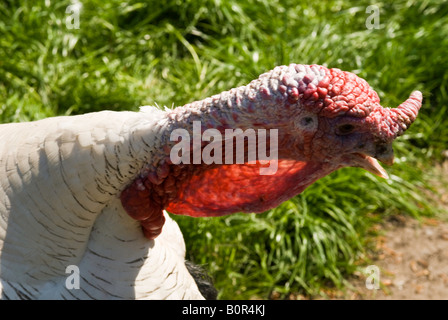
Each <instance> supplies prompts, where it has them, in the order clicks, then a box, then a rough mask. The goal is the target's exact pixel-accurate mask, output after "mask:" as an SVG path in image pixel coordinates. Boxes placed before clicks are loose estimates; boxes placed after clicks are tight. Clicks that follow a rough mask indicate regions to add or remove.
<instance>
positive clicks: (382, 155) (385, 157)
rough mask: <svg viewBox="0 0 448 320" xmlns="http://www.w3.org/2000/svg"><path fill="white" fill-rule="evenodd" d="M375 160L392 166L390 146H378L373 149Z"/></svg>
mask: <svg viewBox="0 0 448 320" xmlns="http://www.w3.org/2000/svg"><path fill="white" fill-rule="evenodd" d="M375 149H376V150H375V156H374V157H375V158H376V159H378V160H380V161H381V162H382V163H384V164H386V165H388V166H391V165H393V164H394V149H392V144H391V143H389V144H378V145H376V148H375Z"/></svg>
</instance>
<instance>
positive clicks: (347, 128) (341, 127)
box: [338, 123, 355, 134]
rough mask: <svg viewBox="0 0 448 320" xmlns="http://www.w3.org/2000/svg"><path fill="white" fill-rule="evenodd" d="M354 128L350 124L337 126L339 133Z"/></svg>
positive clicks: (348, 131)
mask: <svg viewBox="0 0 448 320" xmlns="http://www.w3.org/2000/svg"><path fill="white" fill-rule="evenodd" d="M354 129H355V126H354V125H352V124H348V123H347V124H343V125H342V126H339V127H338V133H339V134H348V133H350V132H352V131H353V130H354Z"/></svg>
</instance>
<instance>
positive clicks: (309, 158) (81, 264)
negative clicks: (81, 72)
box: [0, 64, 422, 299]
mask: <svg viewBox="0 0 448 320" xmlns="http://www.w3.org/2000/svg"><path fill="white" fill-rule="evenodd" d="M379 102H380V101H379V97H378V95H377V93H376V92H375V91H374V90H373V89H371V88H370V86H369V85H368V84H367V82H366V81H365V80H363V79H361V78H359V77H358V76H356V75H354V74H352V73H349V72H344V71H341V70H339V69H327V68H326V67H323V66H319V65H300V64H291V65H288V66H279V67H276V68H274V69H273V70H271V71H269V72H267V73H264V74H262V75H261V76H260V77H259V78H258V79H256V80H253V81H252V82H250V83H249V84H248V85H246V86H241V87H238V88H235V89H231V90H230V91H226V92H223V93H221V94H219V95H215V96H212V97H209V98H206V99H204V100H202V101H196V102H193V103H190V104H187V105H185V106H181V107H178V108H175V109H172V110H171V109H165V110H163V111H162V110H159V109H157V108H154V107H142V108H141V110H140V111H139V112H130V111H123V112H112V111H101V112H96V113H88V114H84V115H77V116H64V117H54V118H48V119H43V120H39V121H34V122H27V123H10V124H2V125H0V139H1V141H2V144H1V145H0V280H1V281H0V292H1V294H2V298H4V299H203V298H204V295H203V294H202V293H201V290H199V288H200V287H201V285H198V283H199V282H197V281H195V278H194V276H193V275H192V274H194V272H193V271H194V268H192V267H191V266H190V267H188V263H187V264H186V262H185V243H184V240H183V237H182V233H181V231H180V229H179V227H178V225H177V224H176V222H175V221H173V220H172V219H171V218H170V216H169V215H168V214H167V212H166V211H168V212H170V213H172V214H180V215H189V216H192V217H207V216H220V215H226V214H232V213H238V212H246V213H260V212H264V211H266V210H268V209H271V208H273V207H276V206H277V205H279V204H280V203H282V202H283V201H285V200H287V199H290V198H291V197H293V196H295V195H297V194H299V193H301V192H302V191H303V190H304V189H305V188H306V187H307V186H309V185H311V184H312V183H313V182H315V181H316V180H318V179H320V178H322V177H324V176H326V175H328V174H329V173H331V172H333V171H335V170H337V169H339V168H343V167H347V166H352V167H361V168H364V169H366V170H368V171H370V172H371V173H374V174H376V175H379V176H381V177H385V178H386V177H387V173H386V171H385V170H384V169H383V168H382V167H381V166H380V165H379V163H378V161H377V160H380V161H381V162H383V163H385V164H387V165H391V164H392V163H393V150H392V141H393V140H394V139H395V138H396V137H397V136H399V135H401V134H402V133H403V132H404V131H405V130H406V129H407V128H408V127H409V126H410V125H411V124H412V122H413V121H414V120H415V119H416V117H417V113H418V110H419V108H420V107H421V102H422V94H421V93H420V92H419V91H414V92H413V93H412V94H411V95H410V97H409V98H408V99H407V100H406V101H405V102H404V103H402V104H401V105H400V106H398V107H397V108H391V109H389V108H383V107H381V105H380V104H379ZM195 124H196V127H194V125H195ZM210 129H212V130H214V131H212V133H213V134H215V136H214V137H215V138H214V139H213V140H212V139H211V138H210V137H208V138H206V136H205V135H204V133H205V132H206V131H207V130H210ZM231 129H232V130H234V131H235V132H236V131H237V129H239V133H237V134H235V135H234V136H231V137H230V138H228V139H227V140H226V138H224V139H223V140H222V141H224V140H226V141H232V142H233V140H235V141H236V140H237V139H238V138H240V137H241V132H243V133H247V132H249V130H251V129H252V131H250V132H251V133H254V132H255V134H256V137H257V138H260V137H264V138H265V139H266V141H268V142H267V143H265V147H266V148H267V149H269V148H270V147H274V148H271V149H270V150H271V155H270V156H269V157H268V156H267V153H266V152H265V154H264V155H262V154H261V155H260V153H258V154H257V157H256V159H255V160H254V158H253V157H252V158H251V159H252V160H251V159H249V158H250V157H251V156H253V154H250V152H248V150H249V148H248V145H249V142H248V141H249V138H248V137H247V136H246V137H245V136H244V135H243V140H242V141H243V142H244V145H243V147H245V148H243V149H242V150H243V154H242V155H241V154H237V153H236V152H235V154H233V153H232V156H231V157H230V158H225V156H226V155H225V153H228V151H232V150H236V151H238V150H239V149H236V147H235V145H233V146H232V148H233V149H229V150H227V149H226V150H225V151H226V152H223V153H222V154H221V155H220V154H219V152H218V149H217V148H216V146H219V144H218V142H219V141H218V140H219V139H217V138H216V134H217V133H221V134H223V135H224V133H226V132H227V131H228V130H231ZM179 130H181V131H182V130H183V131H182V132H184V133H187V134H189V135H190V138H191V137H192V136H193V141H190V140H188V139H187V136H186V135H185V134H184V135H183V136H182V137H181V136H176V135H173V133H174V132H179ZM195 130H196V131H198V130H199V134H200V135H202V136H200V139H201V137H202V139H201V140H200V141H199V144H197V142H195V141H194V138H195V137H197V135H198V132H196V133H195V132H194V131H195ZM232 130H231V131H232ZM173 136H174V138H173ZM215 140H216V141H215ZM181 141H183V142H185V141H187V143H186V144H184V145H183V146H185V148H184V149H182V150H181V152H179V153H177V152H176V153H174V155H180V154H181V156H182V159H183V161H181V162H177V161H173V152H172V151H173V149H174V148H175V147H178V146H179V144H180V143H181ZM212 141H213V142H212ZM266 141H265V142H266ZM215 142H216V143H215ZM212 143H214V145H213V146H214V147H213V152H210V148H209V149H208V151H209V153H208V154H209V155H211V156H213V157H215V158H214V159H215V160H220V157H222V159H224V158H225V160H226V161H224V162H222V161H215V162H212V163H209V162H206V161H205V160H204V159H199V162H198V161H194V160H197V159H196V158H195V157H196V156H195V154H194V153H195V152H197V151H198V150H199V151H204V153H205V151H206V149H207V148H208V147H210V145H212ZM223 145H224V144H223V143H222V144H221V146H223ZM190 146H191V148H189V147H190ZM195 146H196V147H195ZM260 146H261V145H260V144H259V145H258V148H259V149H260V148H261V147H260ZM273 151H275V157H271V156H272V152H273ZM199 154H200V153H199ZM241 156H242V157H243V161H239V162H238V161H236V160H235V159H236V158H238V157H240V160H241ZM229 159H230V160H231V161H227V160H229ZM232 160H233V162H232ZM249 160H251V161H249ZM268 166H271V167H273V168H275V170H274V171H273V172H271V173H270V174H261V169H263V168H267V167H268ZM165 210H166V211H165ZM73 266H75V267H76V268H77V269H76V270H79V273H78V274H70V273H67V270H72V269H67V268H69V267H73ZM189 270H190V271H192V272H191V273H190V272H189ZM73 275H78V276H79V279H78V280H79V286H78V287H73V286H70V285H69V284H70V283H67V280H68V277H69V276H73Z"/></svg>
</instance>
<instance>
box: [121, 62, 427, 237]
mask: <svg viewBox="0 0 448 320" xmlns="http://www.w3.org/2000/svg"><path fill="white" fill-rule="evenodd" d="M379 102H380V100H379V98H378V95H377V93H376V92H375V91H374V90H373V89H371V88H370V86H369V85H368V84H367V82H366V81H365V80H363V79H361V78H359V77H358V76H356V75H354V74H352V73H349V72H344V71H341V70H339V69H327V68H325V67H323V66H318V65H311V66H309V65H295V64H292V65H289V66H281V67H276V68H275V69H274V70H272V71H270V72H268V73H265V74H262V75H261V76H260V77H259V78H258V79H257V80H254V81H252V82H251V83H249V84H248V85H247V86H243V87H239V88H236V89H232V90H230V91H228V92H223V93H221V94H220V95H216V96H213V97H210V98H207V99H205V100H202V101H196V102H193V103H191V104H188V105H186V106H184V107H179V108H176V109H175V110H174V111H172V112H170V113H168V114H167V118H166V119H165V120H164V121H163V123H161V124H160V126H161V127H162V128H163V129H162V132H163V134H162V137H161V142H160V146H159V149H160V150H161V151H160V154H156V155H153V161H152V163H151V164H149V165H148V166H147V167H146V168H144V169H143V170H142V173H141V175H140V176H139V177H137V178H136V179H135V181H134V182H133V183H132V184H131V185H130V186H128V187H127V188H126V189H125V190H124V191H123V192H122V195H121V199H122V203H123V206H124V208H125V209H126V211H127V212H128V213H129V214H130V215H131V216H132V217H133V218H135V219H137V220H140V221H141V223H142V225H143V229H144V232H145V235H146V236H147V237H148V238H151V239H152V238H155V237H156V236H157V235H158V234H159V233H160V232H161V228H162V226H163V216H162V215H161V210H162V209H166V210H167V211H169V212H171V213H175V214H182V215H190V216H194V217H207V216H220V215H225V214H231V213H236V212H263V211H266V210H268V209H271V208H274V207H276V206H278V205H279V204H280V203H282V202H284V201H286V200H288V199H290V198H291V197H294V196H295V195H297V194H299V193H301V192H302V191H303V190H304V189H305V188H306V187H308V186H309V185H310V184H312V183H313V182H315V181H316V180H318V179H320V178H322V177H324V176H326V175H328V174H329V173H331V172H333V171H335V170H337V169H339V168H342V167H347V166H354V167H362V168H364V169H366V170H368V171H370V172H372V173H374V174H376V175H379V176H381V177H387V173H386V171H385V170H384V169H383V168H382V167H381V166H380V165H379V164H378V161H377V160H376V159H378V160H380V161H382V162H384V163H385V164H389V165H390V164H392V163H393V150H392V141H393V140H394V139H395V138H396V137H397V136H399V135H401V134H402V133H403V132H404V131H405V130H406V129H407V128H408V127H409V126H410V125H411V124H412V122H413V121H414V120H415V118H416V116H417V113H418V110H419V108H420V106H421V102H422V95H421V93H420V92H418V91H415V92H413V93H412V94H411V96H410V98H409V99H408V100H406V101H405V102H404V103H403V104H401V105H400V106H399V107H397V108H394V109H388V108H383V107H381V105H380V104H379ZM194 123H196V124H198V123H199V124H198V125H197V127H196V128H194V126H193V124H194ZM194 129H196V130H194ZM209 129H212V130H214V131H213V134H221V135H222V137H223V138H222V139H221V141H218V142H222V144H221V145H220V146H222V153H221V154H219V156H218V157H216V156H217V154H216V150H217V149H214V152H213V157H214V159H215V160H216V159H219V158H220V157H222V159H223V160H222V161H221V162H220V163H217V162H219V161H215V162H214V163H209V162H206V161H204V160H203V159H202V160H201V159H199V161H196V162H195V161H194V159H195V157H196V155H194V153H195V152H197V151H199V154H201V152H202V155H203V154H204V151H206V149H207V148H208V149H209V150H207V151H208V153H207V154H208V155H210V145H211V144H210V141H213V143H215V144H216V142H217V140H219V139H216V136H215V137H214V139H211V138H210V135H207V134H205V133H207V130H209ZM226 129H227V130H235V129H238V130H239V133H237V134H236V135H235V137H231V138H228V137H227V136H226V135H225V133H226ZM176 130H184V131H183V132H185V133H186V134H184V136H183V138H182V139H180V138H181V137H180V136H181V135H177V138H175V139H177V140H176V141H173V139H170V138H172V133H173V132H175V131H176ZM249 130H252V131H249ZM195 131H196V132H195ZM209 132H210V131H209ZM247 132H249V133H255V135H256V138H258V139H259V138H263V137H265V138H266V140H265V141H266V144H265V145H264V144H262V145H260V144H258V142H255V143H257V148H258V149H257V152H256V157H255V160H256V161H250V160H253V159H254V158H251V156H253V152H252V153H250V152H249V145H250V144H251V141H250V139H249V138H247V139H246V140H245V147H246V148H245V149H243V150H244V151H243V152H241V153H240V154H236V155H235V154H234V155H232V156H231V157H229V159H233V160H236V158H237V157H238V156H241V157H240V160H241V159H242V160H243V163H239V162H236V163H235V162H232V163H229V162H226V161H225V157H226V151H229V150H226V149H225V141H228V140H229V139H231V140H232V141H234V140H236V139H238V136H241V133H242V134H243V135H244V134H246V133H247ZM204 134H205V138H204ZM194 137H196V138H199V139H200V140H199V142H198V141H194ZM185 139H189V140H188V143H187V144H185V146H187V145H188V146H190V148H185V149H184V150H182V151H183V153H184V154H183V156H184V157H183V160H184V161H183V163H182V162H181V163H177V162H178V161H173V157H172V155H173V154H172V153H171V151H172V150H173V148H176V147H178V143H179V140H183V141H184V142H185ZM252 143H254V142H252ZM195 146H196V147H195ZM273 147H274V148H273ZM260 148H261V149H262V148H267V151H266V150H263V151H264V152H263V153H260ZM232 150H233V151H235V150H236V148H235V147H234V148H233V149H232ZM269 151H270V152H269ZM273 151H275V152H274V154H275V157H272V155H273ZM176 152H177V151H176ZM185 152H186V153H187V154H185ZM269 153H270V155H269V156H268V154H269ZM260 155H262V156H260ZM177 160H178V159H177ZM266 160H269V161H266ZM173 162H174V163H173ZM230 162H231V161H230ZM267 167H270V168H274V169H275V170H273V171H272V172H271V173H272V174H260V172H261V171H260V170H261V169H263V168H267Z"/></svg>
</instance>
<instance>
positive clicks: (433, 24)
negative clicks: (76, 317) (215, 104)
mask: <svg viewBox="0 0 448 320" xmlns="http://www.w3.org/2000/svg"><path fill="white" fill-rule="evenodd" d="M69 4H70V3H69V2H68V1H50V0H47V1H25V0H21V1H14V2H11V1H8V2H6V1H2V2H0V122H12V121H27V120H34V119H40V118H44V117H48V116H54V115H60V114H80V113H85V112H89V111H96V110H103V109H110V110H137V109H138V107H139V106H141V105H154V104H156V103H157V104H158V105H167V106H171V105H173V104H174V105H175V106H178V105H183V104H185V103H187V102H191V101H192V100H196V99H202V98H205V97H207V96H210V95H212V94H215V93H219V92H221V91H223V90H228V89H230V88H232V87H235V86H238V85H242V84H245V83H247V82H249V81H250V80H252V79H254V78H256V77H257V76H258V75H259V74H260V73H262V72H265V71H267V70H270V69H272V68H273V67H274V66H276V65H281V64H289V63H292V62H294V63H303V64H312V63H317V64H323V65H326V66H328V67H337V68H341V69H343V70H347V71H352V72H355V73H357V74H358V75H359V76H361V77H363V78H365V79H366V80H367V81H368V82H369V84H370V85H371V86H373V87H374V89H375V90H377V92H378V93H379V95H380V97H381V99H382V103H383V105H384V106H396V105H398V104H399V103H400V102H402V101H403V100H404V99H406V98H407V97H408V95H409V93H410V92H411V91H412V90H415V89H419V90H421V91H422V92H423V93H424V96H425V101H424V106H423V109H422V111H421V115H420V116H419V118H418V120H417V122H416V123H415V124H414V125H413V126H412V128H411V129H410V130H409V131H407V132H406V134H405V135H404V136H402V137H400V138H399V139H398V140H397V141H396V143H395V151H396V158H397V163H396V164H395V165H394V166H393V167H391V168H388V171H389V173H390V175H391V179H390V180H388V181H385V180H382V179H379V178H376V177H373V176H372V175H371V174H369V173H367V172H364V171H363V170H361V169H355V168H346V169H343V170H340V171H338V172H335V173H333V174H332V175H330V176H328V177H326V178H324V179H321V180H320V181H318V182H317V183H315V184H314V185H312V186H311V187H310V188H308V189H307V190H306V191H305V192H304V193H302V194H301V195H299V196H297V197H295V198H294V199H291V200H290V201H288V202H286V203H284V204H282V205H281V206H279V207H278V208H276V209H274V210H271V211H269V212H267V213H264V214H260V215H250V214H249V215H245V214H235V215H232V216H228V217H223V218H215V219H193V218H188V217H175V218H176V219H177V221H178V222H179V223H180V225H181V228H182V229H183V232H184V235H185V240H186V243H187V248H188V258H189V259H191V260H194V261H195V262H197V263H200V264H203V265H205V267H206V269H207V270H209V272H210V273H211V274H212V275H213V277H214V278H215V283H216V285H217V287H218V288H219V290H220V298H228V299H234V298H251V297H260V298H268V297H269V295H270V294H271V293H272V292H273V291H276V292H278V293H280V294H281V296H282V297H286V296H288V294H290V293H302V294H308V295H322V294H323V291H322V289H323V288H325V287H327V286H335V287H337V288H343V287H344V285H345V279H347V277H348V276H349V275H350V274H351V273H352V272H354V271H355V270H356V269H357V268H359V263H360V261H362V260H363V259H365V250H366V248H367V247H368V244H369V241H368V240H369V237H370V235H371V231H370V230H371V226H372V224H374V223H376V222H378V221H380V220H381V219H382V218H383V217H385V216H387V215H392V214H410V215H412V216H414V217H420V216H422V215H430V214H433V213H434V212H435V211H437V208H433V207H432V203H431V202H430V201H429V200H428V197H427V196H425V194H426V193H425V192H424V191H423V190H426V189H428V190H432V189H431V183H430V180H429V177H430V171H431V168H432V166H433V164H434V163H435V162H437V161H440V160H441V155H440V153H441V151H442V150H444V149H447V145H448V129H447V128H448V119H447V116H446V114H447V112H446V111H447V108H448V103H447V102H448V93H447V88H448V72H447V70H448V59H446V53H447V52H448V2H443V1H435V0H434V1H426V0H421V1H413V0H408V1H403V0H401V1H394V2H387V3H384V2H373V3H371V2H369V1H348V0H340V1H295V0H277V1H271V0H269V1H268V0H244V1H243V0H184V1H177V0H176V1H175V0H171V1H169V0H168V1H130V0H128V1H118V0H109V1H99V0H90V1H83V8H82V11H81V16H80V28H79V29H68V28H67V27H66V24H65V19H66V17H67V16H68V14H66V13H65V10H66V7H67V5H69ZM370 4H375V5H377V6H378V8H379V9H380V29H372V30H368V29H367V28H366V25H365V21H366V18H367V17H368V16H369V14H367V13H366V7H367V6H369V5H370ZM432 192H437V190H432Z"/></svg>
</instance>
